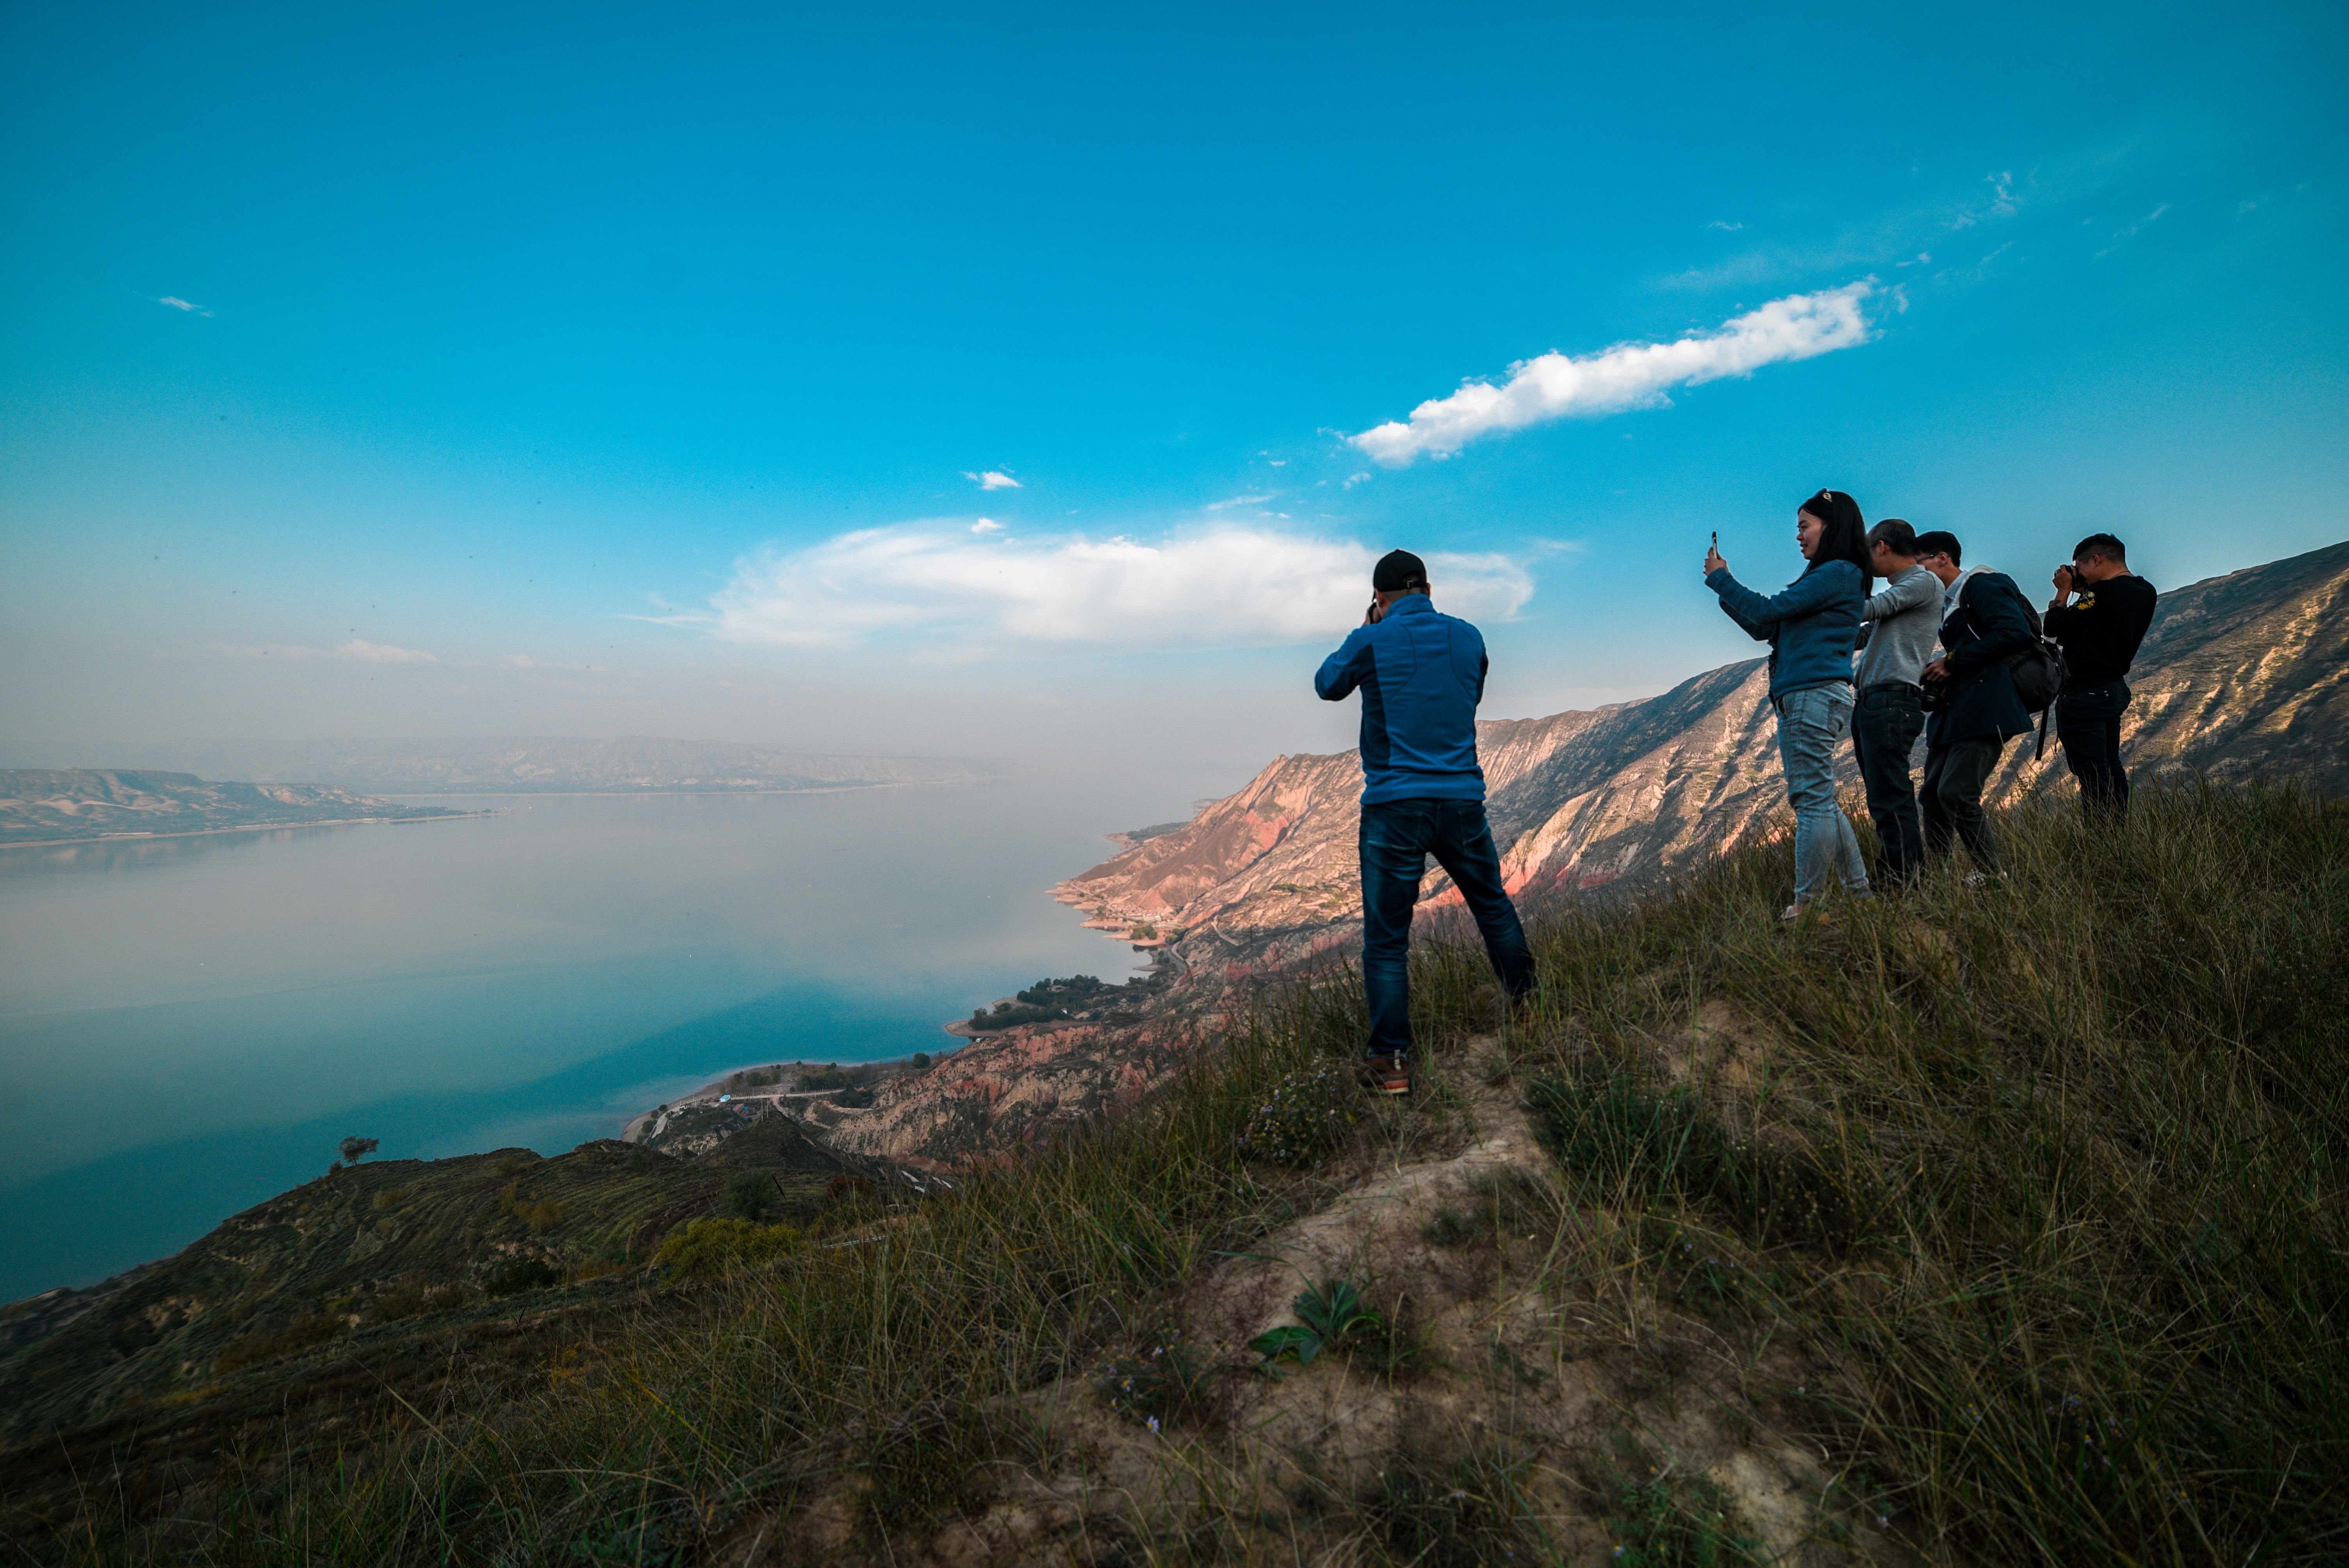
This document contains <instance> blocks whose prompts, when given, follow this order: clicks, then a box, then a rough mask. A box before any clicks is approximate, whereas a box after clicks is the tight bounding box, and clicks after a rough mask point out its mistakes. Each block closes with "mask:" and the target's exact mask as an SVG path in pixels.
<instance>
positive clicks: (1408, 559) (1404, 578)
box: [1371, 550, 1427, 593]
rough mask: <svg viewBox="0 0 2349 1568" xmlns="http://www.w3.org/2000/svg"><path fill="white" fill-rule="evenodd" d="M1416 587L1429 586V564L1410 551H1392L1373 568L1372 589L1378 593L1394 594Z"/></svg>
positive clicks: (1382, 556)
mask: <svg viewBox="0 0 2349 1568" xmlns="http://www.w3.org/2000/svg"><path fill="white" fill-rule="evenodd" d="M1414 585H1415V586H1418V587H1421V588H1424V587H1426V586H1427V562H1424V561H1422V560H1421V559H1420V558H1419V557H1418V556H1416V555H1413V553H1412V552H1410V551H1408V550H1390V551H1388V552H1386V553H1385V554H1384V555H1381V556H1380V557H1379V563H1378V564H1377V565H1376V566H1373V567H1371V588H1372V590H1374V591H1375V592H1377V593H1398V592H1400V591H1401V590H1402V589H1405V588H1410V587H1413V586H1414Z"/></svg>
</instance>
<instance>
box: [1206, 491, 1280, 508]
mask: <svg viewBox="0 0 2349 1568" xmlns="http://www.w3.org/2000/svg"><path fill="white" fill-rule="evenodd" d="M1278 493H1279V492H1278V490H1268V491H1267V492H1266V493H1265V494H1263V495H1236V496H1234V497H1232V498H1231V499H1230V500H1211V501H1209V502H1208V503H1207V507H1206V510H1207V511H1230V510H1231V509H1232V508H1233V507H1236V506H1261V505H1263V504H1264V503H1265V502H1266V501H1268V500H1271V499H1272V498H1273V497H1274V496H1275V495H1278Z"/></svg>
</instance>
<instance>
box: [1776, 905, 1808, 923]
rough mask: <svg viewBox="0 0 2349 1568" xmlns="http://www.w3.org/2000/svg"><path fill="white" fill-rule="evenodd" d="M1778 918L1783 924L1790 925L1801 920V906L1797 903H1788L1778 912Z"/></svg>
mask: <svg viewBox="0 0 2349 1568" xmlns="http://www.w3.org/2000/svg"><path fill="white" fill-rule="evenodd" d="M1778 918H1779V920H1780V921H1781V922H1783V923H1785V924H1788V925H1792V924H1794V923H1795V922H1796V921H1798V920H1800V919H1802V918H1803V906H1802V905H1801V904H1799V903H1790V904H1788V905H1787V906H1786V907H1785V908H1784V909H1782V910H1780V911H1779V912H1778Z"/></svg>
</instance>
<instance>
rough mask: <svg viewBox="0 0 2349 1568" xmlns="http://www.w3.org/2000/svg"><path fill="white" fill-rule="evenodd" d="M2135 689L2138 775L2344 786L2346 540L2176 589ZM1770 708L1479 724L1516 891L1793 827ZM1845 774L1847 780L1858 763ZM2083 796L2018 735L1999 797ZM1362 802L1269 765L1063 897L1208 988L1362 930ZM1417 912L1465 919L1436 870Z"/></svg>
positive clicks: (2054, 757)
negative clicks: (1143, 930) (1137, 938)
mask: <svg viewBox="0 0 2349 1568" xmlns="http://www.w3.org/2000/svg"><path fill="white" fill-rule="evenodd" d="M2029 591H2030V590H2028V589H2026V592H2029ZM2130 684H2131V686H2132V687H2133V689H2134V690H2135V692H2136V700H2135V701H2134V702H2133V703H2132V704H2131V705H2130V707H2129V710H2128V715H2127V726H2126V733H2125V737H2124V741H2123V748H2124V753H2125V755H2126V757H2127V761H2128V764H2129V767H2130V769H2131V770H2132V772H2133V773H2134V774H2135V775H2136V776H2137V778H2138V779H2188V778H2191V777H2195V776H2197V775H2204V776H2209V777H2212V778H2216V779H2245V778H2249V777H2251V776H2252V775H2254V774H2260V775H2263V776H2267V777H2271V778H2279V779H2281V778H2286V777H2291V778H2296V779H2302V780H2303V781H2306V782H2308V783H2310V784H2312V785H2313V786H2314V787H2316V788H2318V789H2323V790H2325V791H2326V792H2328V793H2337V792H2343V791H2349V696H2344V694H2349V542H2344V543H2340V544H2334V545H2330V546H2327V547H2326V548H2324V549H2323V550H2317V551H2312V552H2309V553H2307V554H2305V555H2298V556H2293V557H2292V558H2291V559H2289V560H2284V561H2278V562H2271V563H2269V564H2267V565H2264V566H2256V567H2251V568H2248V569H2246V570H2244V571H2241V572H2235V573H2229V574H2228V575H2226V576H2224V577H2215V578H2210V579H2209V580H2207V581H2204V582H2201V583H2193V584H2191V585H2189V586H2188V587H2184V588H2179V589H2175V590H2172V591H2170V592H2168V593H2164V594H2163V595H2162V597H2161V602H2160V605H2159V607H2158V611H2157V613H2156V614H2155V618H2154V622H2153V625H2152V627H2151V629H2150V631H2149V632H2148V633H2147V637H2146V640H2145V645H2144V647H2143V648H2142V650H2141V651H2140V652H2139V654H2138V655H2137V664H2136V666H2135V669H2134V671H2133V672H2132V674H2131V676H2130ZM1768 692H1769V675H1768V668H1767V665H1766V664H1765V663H1764V661H1762V660H1759V659H1755V660H1750V661H1747V662H1745V663H1743V664H1735V665H1724V666H1723V667H1722V668H1720V669H1715V670H1710V671H1707V672H1706V673H1705V674H1703V675H1701V676H1695V677H1693V678H1692V679H1690V680H1687V681H1683V682H1682V683H1681V684H1680V685H1679V686H1674V687H1673V688H1672V689H1671V690H1670V691H1668V692H1665V693H1663V694H1662V695H1661V696H1654V697H1650V698H1647V699H1645V700H1644V701H1640V702H1631V703H1623V704H1619V705H1617V706H1614V707H1604V708H1599V709H1596V710H1592V711H1588V712H1582V711H1578V712H1569V713H1561V714H1555V715H1552V716H1551V717H1547V718H1528V719H1515V720H1506V721H1499V722H1492V723H1485V724H1480V725H1479V726H1478V727H1477V732H1478V734H1477V742H1478V751H1479V754H1480V755H1481V757H1482V758H1483V761H1484V767H1485V780H1486V784H1487V788H1488V789H1489V792H1490V798H1489V806H1488V810H1489V811H1490V814H1491V818H1492V822H1493V832H1494V837H1495V840H1496V841H1498V842H1499V843H1500V844H1501V845H1502V846H1503V867H1502V869H1503V872H1504V873H1505V875H1506V878H1507V881H1508V884H1509V887H1510V889H1511V891H1512V892H1515V893H1516V894H1517V895H1519V896H1520V897H1526V896H1532V897H1538V896H1541V895H1543V894H1546V893H1555V892H1572V891H1583V890H1588V889H1594V888H1599V887H1602V886H1605V885H1607V884H1609V883H1610V882H1617V881H1619V880H1623V879H1630V880H1633V881H1639V880H1651V879H1657V878H1661V877H1665V876H1669V875H1671V874H1672V873H1673V872H1675V871H1676V870H1679V869H1681V868H1683V867H1692V866H1694V865H1695V864H1698V863H1700V862H1702V861H1705V860H1709V859H1710V858H1712V857H1713V856H1714V855H1716V854H1718V853H1720V852H1721V851H1723V850H1725V849H1727V848H1729V847H1731V846H1733V845H1734V844H1737V843H1740V842H1743V841H1746V840H1748V839H1751V838H1753V837H1754V836H1756V835H1758V834H1764V833H1767V832H1770V831H1773V830H1776V829H1777V828H1778V827H1780V826H1781V825H1783V824H1785V823H1788V822H1790V821H1791V819H1790V818H1789V817H1788V816H1787V813H1786V808H1785V789H1784V787H1783V784H1782V782H1781V778H1780V774H1779V769H1778V748H1777V730H1776V725H1775V719H1774V718H1773V717H1771V712H1770V707H1769V704H1768V701H1767V697H1768ZM1838 767H1839V775H1840V778H1841V779H1842V781H1843V783H1844V784H1845V785H1847V786H1856V785H1857V779H1858V776H1857V769H1856V767H1855V766H1854V764H1853V762H1852V760H1851V753H1850V750H1849V748H1842V750H1841V756H1840V758H1839V763H1838ZM2071 787H2072V786H2071V783H2070V778H2069V774H2068V772H2067V771H2066V769H2064V764H2063V761H2062V754H2061V750H2060V748H2057V747H2056V746H2055V745H2054V741H2053V740H2052V739H2051V740H2050V742H2049V744H2048V748H2047V755H2046V758H2045V759H2044V761H2040V762H2036V763H2034V762H2033V760H2032V745H2031V742H2030V740H2029V739H2024V740H2021V741H2018V742H2016V743H2014V744H2013V745H2012V746H2010V747H2009V748H2008V750H2007V756H2006V758H2005V761H2004V763H2003V765H2002V768H2001V769H2000V771H1999V773H1998V775H1997V776H1996V778H1995V779H1993V781H1992V799H1995V800H1998V801H2001V802H2013V801H2015V800H2019V799H2026V798H2029V797H2032V796H2034V795H2038V794H2042V793H2044V792H2046V791H2049V790H2068V789H2070V788H2071ZM1360 794H1361V763H1360V761H1359V758H1357V756H1356V754H1355V753H1354V752H1351V751H1348V752H1342V753H1340V754H1337V755H1335V756H1297V757H1282V758H1276V759H1274V761H1273V762H1272V763H1270V764H1269V765H1268V766H1267V767H1266V769H1264V771H1263V772H1261V773H1259V774H1258V775H1257V777H1256V778H1255V779H1253V780H1251V781H1250V782H1249V783H1248V785H1247V788H1245V789H1241V790H1239V791H1238V792H1237V793H1236V794H1234V795H1231V796H1229V797H1227V798H1226V799H1223V800H1219V801H1217V802H1216V803H1215V804H1213V805H1211V806H1209V807H1207V808H1206V809H1205V810H1202V811H1201V812H1200V813H1199V814H1198V815H1197V816H1196V817H1195V818H1194V819H1192V820H1191V821H1190V822H1188V823H1186V824H1185V825H1184V826H1183V827H1181V828H1179V829H1177V830H1173V831H1154V832H1153V833H1152V835H1151V836H1150V837H1148V838H1147V839H1144V840H1143V841H1140V842H1138V843H1132V847H1130V848H1128V849H1127V850H1126V851H1124V852H1123V853H1122V854H1119V855H1117V856H1115V857H1113V858H1112V859H1111V860H1109V861H1105V862H1103V863H1102V864H1101V865H1098V866H1095V867H1093V868H1092V870H1090V871H1087V872H1082V873H1081V874H1080V875H1077V876H1075V877H1071V878H1070V879H1069V880H1068V881H1067V882H1062V883H1061V885H1060V886H1059V887H1058V888H1057V889H1055V890H1054V891H1055V895H1056V896H1057V897H1059V898H1060V899H1061V901H1062V902H1064V903H1070V904H1072V905H1075V906H1077V907H1078V908H1080V909H1082V910H1084V911H1086V912H1087V913H1089V914H1092V916H1093V917H1094V918H1093V919H1092V921H1091V922H1089V923H1092V924H1095V925H1097V926H1099V927H1100V928H1102V929H1104V930H1116V929H1123V927H1124V926H1125V924H1126V923H1139V922H1148V923H1151V924H1152V925H1153V926H1154V927H1155V928H1156V929H1157V930H1158V931H1159V932H1160V933H1161V934H1164V935H1166V936H1169V937H1172V938H1173V939H1174V940H1173V942H1172V945H1173V947H1174V952H1175V955H1176V956H1177V957H1179V958H1180V959H1181V960H1183V961H1184V963H1185V965H1187V966H1188V968H1189V969H1190V971H1191V973H1192V974H1193V975H1195V976H1198V977H1203V978H1204V977H1209V976H1216V975H1221V976H1223V977H1225V978H1229V979H1237V978H1240V977H1243V976H1245V975H1250V974H1258V973H1263V972H1266V971H1268V970H1269V969H1271V968H1276V967H1278V966H1280V965H1286V964H1289V963H1294V962H1296V961H1297V960H1299V959H1301V958H1305V957H1309V956H1310V955H1312V954H1315V953H1316V952H1319V951H1322V950H1326V949H1328V948H1330V947H1333V946H1336V945H1339V944H1342V943H1344V942H1346V941H1348V940H1350V939H1351V938H1354V937H1357V936H1358V935H1359V934H1360V931H1361V880H1360V876H1359V873H1358V871H1357V867H1356V861H1355V843H1354V838H1355V828H1356V824H1357V822H1358V821H1359V820H1360V811H1359V809H1358V805H1357V798H1358V797H1359V795H1360ZM1128 841H1129V842H1131V840H1130V838H1129V840H1128ZM1422 898H1423V901H1424V902H1427V903H1432V904H1433V905H1435V906H1437V907H1439V908H1440V907H1442V906H1443V905H1444V904H1446V903H1450V904H1452V905H1454V906H1455V907H1456V905H1457V903H1458V895H1457V894H1456V893H1454V892H1451V890H1450V888H1449V886H1448V884H1447V879H1445V878H1444V875H1443V873H1442V872H1434V871H1432V872H1430V873H1429V877H1428V882H1427V883H1426V885H1425V886H1424V888H1423V892H1422ZM1177 931H1179V932H1180V933H1181V934H1180V935H1179V936H1176V935H1175V933H1176V932H1177Z"/></svg>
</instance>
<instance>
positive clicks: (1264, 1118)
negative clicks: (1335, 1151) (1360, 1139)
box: [1239, 1065, 1354, 1166]
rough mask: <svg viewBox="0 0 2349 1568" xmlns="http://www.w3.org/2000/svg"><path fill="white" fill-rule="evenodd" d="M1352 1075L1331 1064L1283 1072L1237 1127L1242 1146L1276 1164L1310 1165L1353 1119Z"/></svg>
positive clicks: (1253, 1156) (1248, 1153) (1245, 1151)
mask: <svg viewBox="0 0 2349 1568" xmlns="http://www.w3.org/2000/svg"><path fill="white" fill-rule="evenodd" d="M1350 1087H1351V1080H1350V1079H1349V1078H1347V1076H1346V1073H1345V1071H1344V1069H1342V1068H1338V1067H1336V1066H1331V1065H1324V1066H1321V1067H1316V1068H1303V1069H1300V1070H1299V1071H1296V1072H1291V1073H1286V1074H1283V1075H1282V1076H1281V1077H1280V1078H1278V1079H1277V1080H1276V1081H1275V1082H1274V1084H1273V1086H1272V1088H1270V1089H1269V1090H1268V1091H1267V1093H1266V1094H1265V1097H1264V1098H1263V1099H1261V1100H1259V1101H1258V1102H1257V1106H1256V1109H1253V1110H1251V1111H1250V1112H1249V1113H1248V1119H1247V1125H1246V1126H1245V1127H1243V1128H1242V1129H1241V1130H1240V1136H1239V1149H1240V1152H1241V1153H1242V1154H1244V1155H1246V1156H1247V1158H1249V1159H1251V1160H1263V1161H1269V1162H1271V1163H1272V1164H1275V1165H1288V1166H1305V1165H1310V1164H1311V1163H1313V1161H1316V1160H1318V1159H1319V1158H1320V1157H1321V1156H1322V1155H1323V1154H1324V1153H1326V1152H1328V1151H1329V1150H1330V1149H1331V1148H1332V1147H1334V1146H1335V1145H1336V1144H1337V1142H1338V1140H1340V1139H1341V1138H1343V1137H1344V1136H1345V1135H1346V1130H1347V1128H1349V1127H1350V1126H1352V1125H1353V1121H1354V1116H1353V1111H1352V1109H1351V1108H1350V1105H1349V1103H1348V1096H1349V1090H1350Z"/></svg>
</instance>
